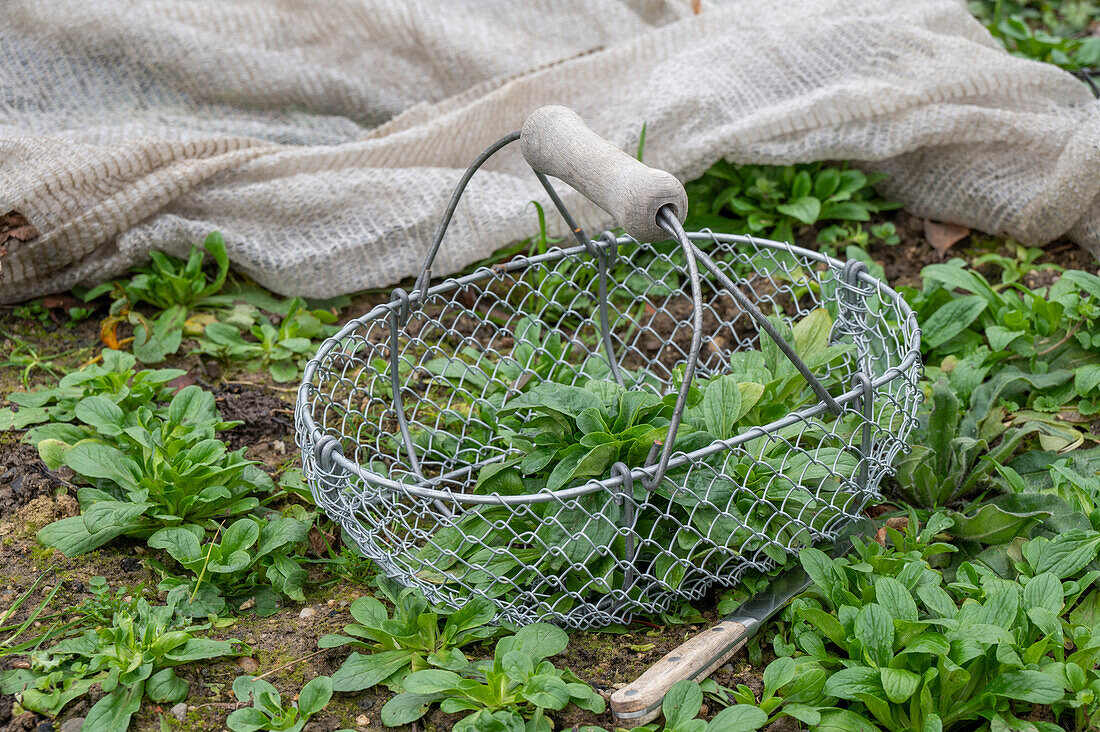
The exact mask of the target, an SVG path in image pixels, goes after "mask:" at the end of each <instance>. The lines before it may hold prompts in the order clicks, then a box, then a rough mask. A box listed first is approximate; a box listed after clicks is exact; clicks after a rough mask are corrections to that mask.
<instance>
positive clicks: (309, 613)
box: [298, 607, 317, 620]
mask: <svg viewBox="0 0 1100 732" xmlns="http://www.w3.org/2000/svg"><path fill="white" fill-rule="evenodd" d="M316 614H317V611H316V610H314V609H313V608H311V607H304V608H302V612H300V613H298V617H299V618H301V619H302V620H307V619H309V618H312V617H313V616H314V615H316Z"/></svg>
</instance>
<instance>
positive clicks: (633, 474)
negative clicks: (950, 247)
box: [295, 229, 921, 506]
mask: <svg viewBox="0 0 1100 732" xmlns="http://www.w3.org/2000/svg"><path fill="white" fill-rule="evenodd" d="M687 236H688V238H689V239H690V240H692V241H700V240H703V241H705V240H714V241H718V242H720V243H725V244H750V245H752V246H757V247H760V246H762V247H764V248H767V249H774V250H780V251H785V252H788V253H790V254H792V255H797V256H800V257H805V258H807V259H810V260H816V261H818V262H821V263H824V264H827V265H828V266H829V267H830V268H831V269H834V270H843V269H844V266H845V264H844V262H843V261H841V260H839V259H836V258H834V257H830V256H828V255H825V254H822V253H821V252H815V251H813V250H811V249H806V248H804V247H799V246H795V245H793V244H790V243H787V242H778V241H774V240H772V239H760V238H756V237H753V236H749V235H741V234H720V233H714V232H712V231H710V230H709V229H702V230H699V231H693V232H688V233H687ZM629 243H637V242H636V240H635V239H633V238H632V237H629V236H620V237H617V238H614V239H612V238H611V237H608V238H601V239H599V240H592V241H591V242H590V244H592V245H594V246H596V247H601V248H609V247H611V246H612V245H614V246H619V245H622V244H629ZM586 251H587V248H586V247H585V246H583V245H579V244H578V245H576V246H572V247H568V248H565V249H562V248H560V247H552V248H550V249H549V250H548V251H547V252H545V253H543V254H539V255H536V256H534V257H526V256H518V257H515V258H513V259H512V260H510V261H508V262H506V263H503V264H497V265H493V266H491V267H479V268H478V269H476V270H475V271H473V272H471V273H470V274H467V275H464V276H462V277H457V278H455V277H448V278H447V279H445V280H443V281H442V282H440V283H439V284H437V285H435V286H433V287H430V288H428V291H427V293H426V295H425V296H426V297H431V296H435V295H439V294H443V293H447V292H450V291H453V290H456V289H459V288H462V287H465V286H467V285H470V284H473V283H476V282H481V281H483V280H485V279H487V278H490V277H498V276H500V275H501V274H504V273H506V272H511V271H515V270H520V269H525V268H526V267H529V266H531V265H533V264H540V263H543V262H551V261H557V260H559V259H562V258H564V257H566V256H572V255H579V254H583V253H586ZM855 276H856V278H857V279H858V280H859V281H860V282H861V283H862V284H865V285H870V286H872V287H875V288H876V289H877V290H878V291H879V292H880V293H881V294H882V295H885V296H886V297H887V298H888V299H889V300H890V301H891V303H893V304H896V305H898V306H899V310H900V312H901V315H902V316H903V320H904V325H907V326H910V327H911V334H912V346H911V347H910V349H909V350H908V351H907V352H906V353H905V354H904V355H903V356H902V358H901V361H900V363H899V364H898V365H897V366H893V367H891V368H889V369H887V370H886V371H885V372H884V373H883V374H882V375H881V376H879V377H878V378H876V379H873V380H871V382H870V387H871V388H872V389H878V388H879V387H881V386H883V385H885V384H887V383H890V382H891V381H893V380H894V379H897V378H902V377H904V375H905V374H906V373H907V372H908V371H910V370H911V369H912V368H913V367H914V366H917V367H918V368H919V364H920V343H921V331H920V326H919V324H918V323H917V319H916V317H917V316H916V313H915V312H914V311H913V309H912V308H911V307H910V306H909V303H908V302H906V300H905V298H904V297H902V296H901V295H900V293H898V292H897V291H896V290H894V289H893V288H892V287H890V286H889V285H888V284H887V283H886V282H884V281H883V280H881V279H879V278H878V277H875V276H873V275H871V274H870V273H869V272H867V271H866V270H865V269H862V270H860V271H858V272H856V273H855ZM398 290H399V288H396V289H395V290H394V292H398ZM401 294H404V291H401ZM418 295H419V293H418V292H417V291H415V290H414V291H413V293H412V294H411V295H408V296H407V297H408V299H409V300H414V299H417V298H418ZM402 306H403V302H402V301H401V300H400V299H394V300H391V301H390V302H388V303H383V304H380V305H377V306H375V307H374V308H372V309H371V310H369V311H367V312H366V313H364V314H363V315H361V316H359V317H358V318H353V319H352V320H349V321H348V322H347V324H345V325H344V327H343V328H341V329H340V331H339V332H337V333H336V334H335V335H333V336H330V337H329V338H327V339H325V341H324V342H323V343H322V344H321V346H320V347H319V348H318V350H317V353H316V355H314V356H313V357H312V358H311V359H310V360H309V362H308V363H307V364H306V368H305V371H304V373H303V376H302V382H301V384H300V385H299V387H298V396H297V400H296V405H295V421H296V423H297V427H298V432H299V434H300V436H301V437H302V442H301V445H302V449H303V451H305V449H306V448H307V447H308V446H312V448H313V449H314V450H315V451H316V450H318V448H321V447H323V446H325V445H326V443H330V444H332V447H329V448H328V449H325V450H323V451H322V452H323V453H324V454H325V455H326V456H327V457H328V458H329V459H330V460H331V461H332V463H333V467H334V468H335V467H337V466H338V467H339V468H340V469H342V471H343V472H344V473H349V474H355V475H358V476H359V477H360V478H361V479H362V480H363V481H365V482H366V483H368V484H371V485H376V486H379V487H380V488H385V489H388V490H390V491H394V492H399V493H402V494H405V495H408V496H413V497H417V498H421V499H427V500H442V501H447V502H453V503H456V504H462V505H505V506H515V505H525V504H535V503H545V502H549V501H568V500H572V499H575V498H578V497H581V496H585V495H589V494H592V493H597V492H599V491H604V490H611V491H613V492H618V491H619V490H622V488H623V486H624V483H625V482H627V481H628V480H640V479H643V478H650V477H652V475H653V472H654V471H655V470H656V469H657V465H656V464H654V465H652V466H649V467H633V468H631V469H630V472H629V474H628V475H614V476H612V477H609V478H602V479H596V478H593V479H591V480H589V481H587V482H585V483H583V484H581V485H579V486H574V487H572V488H561V489H558V490H555V491H548V490H545V489H544V490H542V491H539V492H537V493H529V494H523V495H517V496H502V495H500V494H496V493H492V494H473V493H463V492H460V491H453V490H450V489H444V490H440V489H437V488H433V487H432V486H433V485H436V484H438V482H439V481H440V480H443V479H453V478H457V477H460V476H461V475H463V474H466V473H470V472H472V471H473V470H475V469H477V468H480V467H483V466H484V465H489V464H492V463H494V462H497V461H498V460H502V459H503V456H500V457H496V458H493V459H491V460H487V461H483V462H480V463H475V464H473V465H469V466H466V467H464V468H459V469H458V470H455V471H451V472H450V473H445V474H443V475H441V476H437V477H436V478H432V479H425V480H424V481H422V482H420V483H402V482H399V481H395V480H392V479H390V478H387V477H385V476H384V475H382V474H381V473H378V472H375V471H373V470H369V469H367V468H365V467H363V466H362V465H360V464H359V463H358V462H356V461H354V460H352V459H350V458H348V457H347V456H345V455H344V454H343V452H342V450H341V449H340V447H339V442H337V441H336V438H335V437H334V436H333V435H330V434H328V433H326V432H325V431H324V430H323V429H321V428H319V427H318V426H317V425H316V423H315V422H314V420H313V415H312V413H311V409H310V408H309V406H310V404H311V403H312V400H311V399H310V389H311V387H312V380H313V376H314V374H315V372H316V371H317V368H318V366H319V364H320V361H321V359H323V358H324V357H325V356H327V355H328V354H329V352H331V351H332V349H333V348H335V347H336V346H337V345H338V344H339V343H340V342H341V341H342V340H343V339H344V338H345V337H346V336H348V335H349V334H350V333H352V332H354V331H355V330H357V329H359V328H361V327H363V326H365V325H367V324H369V323H370V322H372V321H374V320H377V319H378V318H379V317H381V316H382V315H384V314H387V313H390V312H393V311H394V309H395V308H399V307H402ZM902 325H903V323H902V322H899V324H898V327H902ZM863 393H864V387H863V386H858V387H855V388H852V389H850V390H848V391H846V392H844V393H843V394H841V395H840V396H837V397H834V398H835V400H836V402H837V403H838V404H841V405H845V404H848V403H850V402H852V401H854V400H856V399H858V398H860V397H861V396H862V395H863ZM826 411H828V406H827V405H826V404H825V403H824V402H817V403H815V404H811V405H808V406H806V407H803V408H802V409H800V410H798V411H796V412H790V413H789V414H788V415H787V416H786V417H782V418H780V419H777V420H774V421H772V422H770V423H768V424H766V425H754V426H752V427H749V428H748V429H746V430H745V431H743V432H742V433H741V434H739V435H737V436H736V437H733V438H730V439H728V440H715V441H714V442H712V443H711V444H710V445H707V446H705V447H702V448H699V449H697V450H693V451H692V452H689V453H684V452H676V453H673V456H672V459H671V460H670V461H669V463H668V466H667V467H668V468H669V469H671V468H677V467H681V466H683V465H685V464H687V463H689V462H695V461H698V460H700V459H702V458H705V457H709V456H710V455H713V454H715V453H717V452H719V451H721V450H729V449H732V448H734V447H737V446H738V445H741V444H743V443H745V442H748V441H750V440H754V439H757V438H760V437H767V436H769V435H771V434H773V433H775V432H777V431H778V430H780V429H783V428H785V427H787V426H790V425H792V424H795V423H797V422H800V421H806V420H809V419H812V418H813V417H816V416H818V415H820V414H821V413H823V412H826ZM318 457H319V455H318Z"/></svg>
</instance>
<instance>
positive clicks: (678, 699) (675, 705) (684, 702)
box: [661, 679, 703, 729]
mask: <svg viewBox="0 0 1100 732" xmlns="http://www.w3.org/2000/svg"><path fill="white" fill-rule="evenodd" d="M702 706H703V691H702V690H701V689H700V688H699V684H697V683H696V682H694V681H690V680H687V679H685V680H683V681H677V682H676V683H675V684H673V685H672V688H670V689H669V690H668V693H667V694H665V700H664V702H662V703H661V712H662V713H663V714H664V715H665V726H667V727H668V728H669V729H675V728H676V727H678V726H680V725H681V724H684V723H685V722H687V721H688V720H691V719H695V717H697V716H698V715H699V710H700V709H701V708H702Z"/></svg>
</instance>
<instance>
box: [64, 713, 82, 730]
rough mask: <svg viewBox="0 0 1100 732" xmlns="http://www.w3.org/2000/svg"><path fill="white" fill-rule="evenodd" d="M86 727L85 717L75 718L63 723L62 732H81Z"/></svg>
mask: <svg viewBox="0 0 1100 732" xmlns="http://www.w3.org/2000/svg"><path fill="white" fill-rule="evenodd" d="M83 726H84V717H73V718H72V719H66V720H65V721H64V722H62V723H61V732H80V728H81V727H83Z"/></svg>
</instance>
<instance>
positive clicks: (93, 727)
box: [81, 681, 145, 732]
mask: <svg viewBox="0 0 1100 732" xmlns="http://www.w3.org/2000/svg"><path fill="white" fill-rule="evenodd" d="M144 691H145V682H144V681H139V682H137V683H135V684H120V685H118V686H116V687H115V689H114V691H112V692H111V693H110V694H108V695H107V696H105V697H103V698H102V699H100V700H99V701H98V702H96V703H95V706H93V707H92V708H91V710H89V712H88V716H87V717H85V718H84V726H83V727H81V730H82V732H126V729H127V728H128V727H129V726H130V718H131V717H132V716H133V715H134V712H136V711H137V710H138V707H140V706H141V696H142V694H143V693H144Z"/></svg>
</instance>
